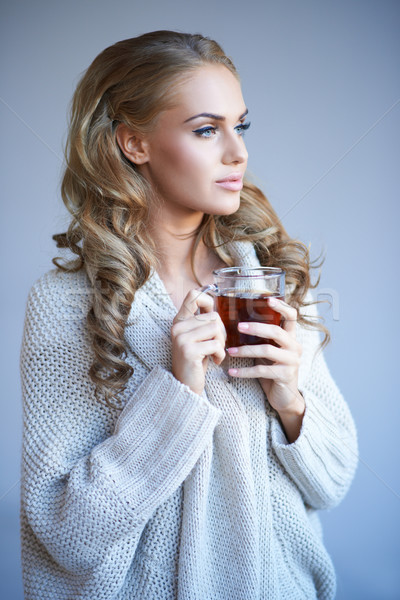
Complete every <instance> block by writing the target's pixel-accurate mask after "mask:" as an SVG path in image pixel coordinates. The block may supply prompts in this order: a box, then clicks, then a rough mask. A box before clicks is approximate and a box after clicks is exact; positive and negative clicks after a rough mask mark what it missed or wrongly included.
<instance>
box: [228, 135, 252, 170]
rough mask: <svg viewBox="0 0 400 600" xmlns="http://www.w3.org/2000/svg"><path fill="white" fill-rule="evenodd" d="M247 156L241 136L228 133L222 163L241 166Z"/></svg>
mask: <svg viewBox="0 0 400 600" xmlns="http://www.w3.org/2000/svg"><path fill="white" fill-rule="evenodd" d="M248 156H249V154H248V152H247V149H246V145H245V143H244V139H243V136H240V135H238V134H237V133H236V132H235V131H233V132H230V133H229V135H227V137H226V143H225V148H224V154H223V158H222V162H223V163H224V164H226V165H231V164H243V163H245V162H247V158H248Z"/></svg>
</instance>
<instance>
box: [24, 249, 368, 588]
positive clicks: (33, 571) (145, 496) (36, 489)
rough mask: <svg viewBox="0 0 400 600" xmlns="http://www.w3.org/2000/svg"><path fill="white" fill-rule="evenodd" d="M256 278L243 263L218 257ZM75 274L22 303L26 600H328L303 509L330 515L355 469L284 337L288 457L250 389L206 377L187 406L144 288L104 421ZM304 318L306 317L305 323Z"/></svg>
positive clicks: (160, 290) (311, 344)
mask: <svg viewBox="0 0 400 600" xmlns="http://www.w3.org/2000/svg"><path fill="white" fill-rule="evenodd" d="M231 252H234V256H235V257H236V260H237V263H239V264H242V265H248V266H255V265H258V264H259V263H258V260H257V258H256V255H255V252H254V250H253V248H252V247H251V246H250V245H249V244H246V243H236V244H234V245H233V246H232V249H231ZM90 303H91V288H90V284H89V281H88V278H87V276H86V274H85V272H84V270H82V271H80V272H78V273H63V272H60V271H57V270H52V271H50V272H48V273H47V274H45V275H44V276H42V277H41V278H40V279H39V280H38V281H37V282H36V283H35V284H34V286H33V287H32V289H31V292H30V294H29V298H28V303H27V310H26V319H25V328H24V336H23V342H22V350H21V375H22V390H23V398H24V436H23V439H24V442H23V474H22V511H21V526H22V556H23V578H24V587H25V594H26V595H25V597H26V599H27V600H30V599H34V600H47V599H49V600H50V599H51V600H64V599H65V600H72V599H74V600H75V599H91V600H106V599H107V600H109V599H115V600H133V599H138V600H172V599H176V598H178V599H179V600H225V599H227V600H267V599H272V600H300V599H303V600H310V599H312V598H321V599H331V598H333V597H334V594H335V575H334V570H333V567H332V563H331V560H330V558H329V555H328V554H327V551H326V549H325V547H324V545H323V542H322V536H321V528H320V525H319V521H318V517H317V515H316V510H317V509H324V508H330V507H333V506H335V505H336V504H337V503H338V502H339V501H340V500H341V499H342V498H343V496H344V495H345V493H346V491H347V490H348V488H349V485H350V483H351V480H352V477H353V474H354V471H355V468H356V462H357V443H356V434H355V429H354V425H353V421H352V418H351V416H350V413H349V409H348V407H347V405H346V404H345V402H344V400H343V398H342V396H341V394H340V392H339V391H338V389H337V387H336V385H335V384H334V382H333V380H332V378H331V376H330V374H329V372H328V369H327V367H326V364H325V362H324V359H323V356H322V354H321V353H316V349H317V346H318V343H319V336H318V334H317V333H316V332H315V331H312V330H308V329H305V328H302V327H300V326H298V339H299V341H300V342H301V344H302V345H303V356H302V366H301V368H300V380H299V389H300V391H301V392H302V394H303V396H304V398H305V402H306V412H305V416H304V419H303V425H302V429H301V433H300V436H299V437H298V439H297V440H296V441H295V442H294V443H292V444H289V443H288V441H287V439H286V437H285V434H284V431H283V430H282V428H281V425H280V421H279V419H278V417H277V413H276V412H275V411H274V410H273V409H272V408H271V407H270V405H269V404H268V401H267V399H266V398H265V395H264V393H263V391H262V388H261V386H260V385H259V383H258V382H257V380H255V379H234V378H230V377H229V376H228V375H227V368H228V366H229V365H230V366H235V364H237V362H236V361H239V362H240V364H243V363H245V362H246V361H247V362H248V363H249V364H251V360H250V359H239V358H231V357H229V358H227V359H226V361H225V363H224V364H223V365H221V366H216V365H215V364H214V363H213V362H212V361H210V363H209V367H208V370H207V375H206V386H205V392H204V394H203V395H202V396H199V395H197V394H195V393H194V392H192V391H191V390H190V389H189V388H188V387H187V386H185V385H184V384H182V383H180V382H179V381H177V380H176V379H175V378H174V376H173V375H172V373H171V341H170V328H171V324H172V319H173V318H174V316H175V314H176V308H175V307H174V305H173V304H172V301H171V299H170V297H169V296H168V294H167V292H166V290H165V287H164V285H163V283H162V281H161V279H160V278H159V277H158V275H157V273H154V274H153V275H152V277H151V278H150V279H149V280H148V281H147V282H146V283H145V285H144V286H143V287H142V288H140V290H138V291H137V293H136V295H135V300H134V302H133V304H132V307H131V311H130V315H129V319H128V323H127V326H126V330H125V337H126V342H127V347H128V355H127V361H128V362H129V363H130V364H131V365H132V366H133V367H134V374H133V376H132V377H131V378H130V380H129V383H128V386H127V389H126V391H125V392H124V394H123V397H122V409H121V410H117V409H112V408H109V407H107V406H106V405H105V404H103V403H101V402H99V401H98V400H96V399H95V397H94V386H93V384H92V382H91V380H90V378H89V375H88V371H89V368H90V365H91V362H92V359H93V352H92V349H91V346H90V341H89V335H88V331H87V327H86V314H87V310H88V309H89V307H90ZM310 312H313V313H315V311H314V309H311V308H307V313H308V314H310Z"/></svg>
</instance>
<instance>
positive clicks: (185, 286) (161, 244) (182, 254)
mask: <svg viewBox="0 0 400 600" xmlns="http://www.w3.org/2000/svg"><path fill="white" fill-rule="evenodd" d="M202 218H203V214H202V213H196V214H192V215H189V216H188V217H187V218H185V219H168V218H167V215H165V214H162V212H160V213H159V218H158V219H151V226H150V232H151V235H152V237H153V240H154V242H155V244H156V247H157V250H158V268H157V270H158V273H159V275H160V277H161V279H162V280H163V282H164V285H165V287H166V289H167V291H168V292H169V293H170V294H171V297H172V300H173V302H174V303H175V305H176V306H177V307H180V305H181V303H182V301H183V299H184V297H185V296H186V294H187V292H188V291H189V290H190V289H193V288H198V287H199V282H200V284H201V285H206V284H208V283H211V282H212V279H213V277H212V271H213V269H216V268H218V267H221V266H222V261H220V259H219V258H218V257H217V256H216V255H215V253H214V252H213V251H212V250H210V249H209V248H207V247H206V246H205V245H204V243H203V242H202V241H200V243H199V245H198V247H197V249H196V254H195V259H194V265H195V271H196V276H197V278H198V279H199V281H197V279H196V276H195V274H194V272H193V269H192V253H193V247H194V242H195V238H196V234H195V232H196V230H197V229H198V227H199V226H200V224H201V221H202Z"/></svg>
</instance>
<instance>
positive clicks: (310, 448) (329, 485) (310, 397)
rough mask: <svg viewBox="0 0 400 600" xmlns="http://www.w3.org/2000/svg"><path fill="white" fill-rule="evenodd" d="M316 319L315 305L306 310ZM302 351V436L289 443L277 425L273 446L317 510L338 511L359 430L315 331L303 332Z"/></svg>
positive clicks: (352, 466)
mask: <svg viewBox="0 0 400 600" xmlns="http://www.w3.org/2000/svg"><path fill="white" fill-rule="evenodd" d="M305 311H306V312H307V315H309V316H310V317H312V318H316V316H317V311H316V307H315V305H312V306H308V307H306V309H305ZM298 329H299V334H298V340H299V342H300V343H301V345H302V348H303V356H302V362H303V367H302V368H301V369H300V377H299V390H300V392H301V394H302V396H303V398H304V402H305V413H304V417H303V420H302V426H301V430H300V434H299V436H298V438H297V439H296V440H295V442H294V443H289V442H288V439H287V437H286V435H285V432H284V430H283V428H282V426H281V423H280V422H279V419H278V418H277V419H274V421H273V425H272V445H273V447H274V450H275V452H276V455H277V457H278V459H279V460H280V462H281V463H282V465H283V466H284V468H285V470H286V472H287V473H288V474H289V476H290V477H291V478H292V479H293V481H294V482H295V483H296V484H297V486H298V488H299V489H300V491H301V492H302V494H303V497H304V500H305V501H306V502H307V504H309V505H310V506H312V507H313V508H317V509H323V508H332V507H334V506H336V505H337V504H338V503H339V502H340V501H341V500H342V498H343V497H344V496H345V494H346V493H347V491H348V489H349V487H350V484H351V482H352V480H353V477H354V474H355V470H356V467H357V462H358V447H357V434H356V428H355V425H354V422H353V419H352V416H351V413H350V410H349V408H348V406H347V404H346V402H345V400H344V398H343V396H342V394H341V393H340V391H339V389H338V387H337V385H336V384H335V382H334V380H333V379H332V376H331V374H330V372H329V370H328V367H327V365H326V362H325V359H324V356H323V353H322V351H320V350H319V335H318V333H317V331H315V330H308V329H305V328H303V327H299V328H298Z"/></svg>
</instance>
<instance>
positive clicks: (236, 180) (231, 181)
mask: <svg viewBox="0 0 400 600" xmlns="http://www.w3.org/2000/svg"><path fill="white" fill-rule="evenodd" d="M242 178H243V175H242V173H231V174H230V175H227V177H224V178H223V179H219V180H218V181H216V182H215V183H216V184H217V185H219V186H220V187H223V188H224V189H226V190H230V191H232V192H240V190H241V189H242V188H243V181H242Z"/></svg>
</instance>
